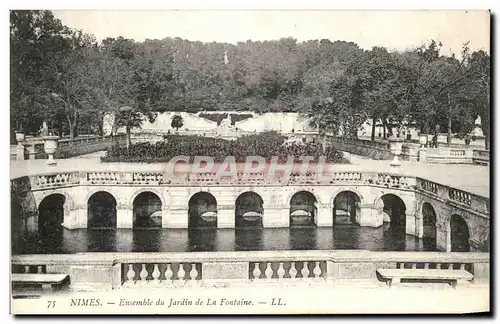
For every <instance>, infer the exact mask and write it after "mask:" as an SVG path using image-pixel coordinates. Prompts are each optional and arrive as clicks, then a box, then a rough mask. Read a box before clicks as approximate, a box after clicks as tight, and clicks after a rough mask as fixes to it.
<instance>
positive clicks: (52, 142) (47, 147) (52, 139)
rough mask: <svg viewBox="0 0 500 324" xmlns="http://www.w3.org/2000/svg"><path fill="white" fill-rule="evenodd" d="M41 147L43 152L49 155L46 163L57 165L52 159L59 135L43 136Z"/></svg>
mask: <svg viewBox="0 0 500 324" xmlns="http://www.w3.org/2000/svg"><path fill="white" fill-rule="evenodd" d="M42 139H43V149H44V151H45V153H47V155H48V156H49V159H48V160H47V164H48V165H50V166H55V165H57V162H56V161H55V160H54V153H55V152H56V150H57V142H58V140H59V136H52V135H49V136H43V137H42Z"/></svg>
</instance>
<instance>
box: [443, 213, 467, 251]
mask: <svg viewBox="0 0 500 324" xmlns="http://www.w3.org/2000/svg"><path fill="white" fill-rule="evenodd" d="M448 224H449V229H450V251H451V252H470V248H471V246H470V241H469V239H470V238H471V237H472V235H471V234H472V231H471V227H470V224H469V223H468V222H467V220H466V218H465V217H463V216H462V215H459V214H453V215H451V216H450V218H449V222H448Z"/></svg>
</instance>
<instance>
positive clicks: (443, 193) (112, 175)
mask: <svg viewBox="0 0 500 324" xmlns="http://www.w3.org/2000/svg"><path fill="white" fill-rule="evenodd" d="M28 178H29V182H30V185H31V190H33V191H37V190H47V189H55V188H62V187H69V186H86V185H102V186H108V185H126V186H144V185H150V186H166V185H168V186H187V187H189V186H217V185H221V184H227V185H236V186H254V185H266V186H274V185H276V186H283V185H304V184H307V185H322V186H325V185H326V186H331V185H356V186H358V185H363V186H366V185H368V186H376V187H383V188H392V189H402V190H410V191H413V190H415V189H416V190H418V191H421V192H424V193H426V194H427V195H431V196H433V198H437V199H439V200H441V201H443V202H452V203H454V204H457V205H458V206H460V207H465V208H467V209H473V210H475V211H477V212H480V213H482V214H489V199H488V198H485V197H482V196H479V195H475V194H473V193H470V192H466V191H463V190H459V189H456V188H451V187H449V186H445V185H442V184H438V183H435V182H432V181H429V180H425V179H422V178H418V177H411V176H405V175H396V174H390V173H381V172H355V171H345V172H333V173H331V174H329V175H328V178H327V179H328V181H326V180H325V179H324V178H320V177H318V174H317V173H315V172H308V173H305V174H299V173H292V174H291V175H290V178H289V179H288V182H287V183H284V182H282V181H281V180H280V179H278V180H276V181H268V179H267V177H266V173H264V172H258V173H243V172H238V173H237V180H236V181H232V180H231V179H225V178H220V179H218V178H217V177H216V173H214V172H205V173H185V178H184V179H179V180H174V179H169V178H168V177H167V178H166V177H165V175H164V173H162V172H133V171H129V172H126V171H109V172H85V171H75V172H54V173H47V174H40V175H32V176H29V177H28ZM22 179H23V178H18V179H13V180H11V182H12V183H13V185H14V186H15V182H16V181H22ZM230 180H231V181H230Z"/></svg>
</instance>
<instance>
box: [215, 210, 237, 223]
mask: <svg viewBox="0 0 500 324" xmlns="http://www.w3.org/2000/svg"><path fill="white" fill-rule="evenodd" d="M234 227H235V215H234V209H232V208H230V207H229V206H222V208H221V207H218V208H217V228H234Z"/></svg>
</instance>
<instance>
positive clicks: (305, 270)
mask: <svg viewBox="0 0 500 324" xmlns="http://www.w3.org/2000/svg"><path fill="white" fill-rule="evenodd" d="M307 264H308V262H307V261H304V263H303V267H302V270H300V273H301V274H302V278H303V279H305V278H307V277H309V268H308V267H307Z"/></svg>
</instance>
